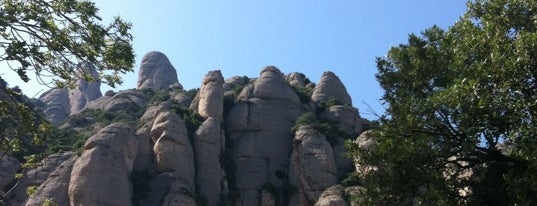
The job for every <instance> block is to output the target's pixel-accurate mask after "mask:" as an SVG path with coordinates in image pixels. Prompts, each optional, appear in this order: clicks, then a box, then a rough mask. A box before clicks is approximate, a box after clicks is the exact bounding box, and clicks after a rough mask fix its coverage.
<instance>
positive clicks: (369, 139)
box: [354, 130, 378, 175]
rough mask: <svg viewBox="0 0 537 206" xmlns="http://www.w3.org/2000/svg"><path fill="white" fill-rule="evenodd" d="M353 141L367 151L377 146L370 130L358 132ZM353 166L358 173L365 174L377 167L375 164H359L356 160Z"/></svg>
mask: <svg viewBox="0 0 537 206" xmlns="http://www.w3.org/2000/svg"><path fill="white" fill-rule="evenodd" d="M354 143H355V144H357V145H358V146H359V147H361V148H363V149H365V150H368V151H372V150H375V148H376V147H377V142H376V141H375V138H374V137H373V136H372V130H367V131H365V132H362V134H360V136H358V138H356V140H355V141H354ZM354 166H355V169H356V172H357V173H358V175H366V174H367V173H369V172H371V171H374V170H377V169H378V168H377V167H376V166H371V165H360V164H359V163H358V162H357V161H355V164H354Z"/></svg>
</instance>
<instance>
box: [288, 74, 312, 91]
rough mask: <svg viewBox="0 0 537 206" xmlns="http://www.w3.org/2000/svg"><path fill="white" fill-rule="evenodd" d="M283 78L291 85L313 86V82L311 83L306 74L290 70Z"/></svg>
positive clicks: (298, 86)
mask: <svg viewBox="0 0 537 206" xmlns="http://www.w3.org/2000/svg"><path fill="white" fill-rule="evenodd" d="M285 80H286V81H287V82H288V83H289V85H291V86H292V87H297V88H300V87H308V88H309V87H312V88H313V87H315V84H313V83H312V82H311V80H310V79H308V78H307V77H306V75H304V74H303V73H300V72H292V73H289V74H287V76H285Z"/></svg>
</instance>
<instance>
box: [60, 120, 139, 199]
mask: <svg viewBox="0 0 537 206" xmlns="http://www.w3.org/2000/svg"><path fill="white" fill-rule="evenodd" d="M137 141H138V139H137V137H136V133H135V131H134V129H132V128H131V127H130V126H128V125H126V124H122V123H116V124H112V125H109V126H107V127H105V128H104V129H102V130H101V131H99V133H97V134H95V135H94V136H92V137H90V138H89V139H88V141H87V142H86V145H85V146H84V151H83V152H82V155H80V157H79V158H78V159H77V161H76V162H75V164H74V166H73V171H72V173H71V180H70V182H69V192H68V194H69V202H70V205H130V204H129V203H130V202H131V197H132V183H131V181H130V174H131V172H132V168H133V163H134V158H135V156H136V152H137V151H136V150H137ZM104 185H109V186H104Z"/></svg>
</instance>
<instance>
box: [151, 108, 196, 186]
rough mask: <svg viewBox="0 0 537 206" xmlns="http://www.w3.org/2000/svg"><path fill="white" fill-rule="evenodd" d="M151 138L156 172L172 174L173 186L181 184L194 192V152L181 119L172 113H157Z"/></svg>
mask: <svg viewBox="0 0 537 206" xmlns="http://www.w3.org/2000/svg"><path fill="white" fill-rule="evenodd" d="M151 138H152V139H153V141H154V142H155V145H154V146H153V152H154V153H155V163H156V165H155V167H156V170H157V172H172V173H173V177H174V185H177V184H181V185H182V187H184V188H185V189H187V190H189V191H194V188H195V186H194V179H195V166H194V152H193V150H192V144H191V143H190V140H189V138H188V131H187V129H186V126H185V123H184V122H183V120H182V119H181V117H179V115H177V114H175V113H172V112H162V113H159V114H158V115H157V117H156V119H155V122H154V123H153V127H152V129H151ZM177 187H178V186H177Z"/></svg>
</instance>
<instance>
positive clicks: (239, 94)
mask: <svg viewBox="0 0 537 206" xmlns="http://www.w3.org/2000/svg"><path fill="white" fill-rule="evenodd" d="M87 88H88V85H86V84H80V86H79V90H77V92H78V93H77V95H70V94H69V93H68V91H64V90H58V89H56V90H51V91H49V92H47V93H46V94H44V95H43V96H42V97H41V100H42V101H43V102H45V103H47V109H48V110H50V112H49V113H47V117H48V118H50V119H51V120H52V121H53V122H55V123H58V124H59V123H62V122H64V123H63V124H62V125H61V126H60V127H61V128H62V129H64V130H69V131H76V132H77V133H79V134H82V135H86V136H87V137H89V139H87V141H86V143H85V145H84V146H83V148H82V149H81V150H80V151H81V152H79V153H80V154H78V155H74V153H67V154H68V155H65V154H64V155H63V156H62V158H56V159H57V161H55V163H54V164H51V163H43V165H44V166H43V167H45V165H46V168H48V169H47V173H42V175H41V176H39V177H38V178H37V179H36V177H30V176H28V175H25V176H24V177H23V178H22V181H23V182H26V183H27V184H26V186H31V185H34V186H37V190H36V192H35V194H34V195H32V196H31V198H30V199H29V200H28V201H26V199H28V197H27V196H25V194H24V192H23V190H21V191H19V192H16V193H14V194H13V195H12V196H13V197H11V199H9V200H8V203H9V204H12V205H20V204H22V203H24V202H25V204H26V205H40V204H42V203H43V202H44V201H48V200H51V201H53V202H55V203H58V204H59V205H210V206H215V205H244V206H251V205H254V206H255V205H315V204H316V203H317V204H319V205H326V204H327V203H326V202H330V201H329V200H324V199H323V200H319V199H320V198H321V199H322V198H323V197H325V196H326V197H330V198H332V199H334V198H335V199H336V200H337V201H339V203H342V202H343V203H344V199H343V198H342V197H340V196H342V195H340V196H337V197H333V194H339V193H342V192H339V193H338V192H335V193H334V192H330V191H332V190H333V188H332V190H330V191H325V190H327V189H328V188H331V187H336V185H337V184H338V183H339V182H341V180H342V179H343V178H345V176H346V174H347V173H348V172H351V171H353V170H354V165H353V164H352V161H350V160H348V159H346V158H345V157H344V156H343V154H344V153H345V148H344V147H343V143H344V141H345V139H351V138H352V139H355V138H356V137H357V136H358V135H359V134H361V133H362V128H363V127H362V119H361V118H360V116H359V114H358V110H357V109H356V108H353V107H352V102H351V99H350V96H349V94H348V93H347V91H346V89H345V87H344V85H343V84H342V83H341V81H340V80H339V78H338V77H337V76H336V75H335V74H334V73H331V72H326V73H325V74H324V75H323V76H322V78H321V80H320V82H319V83H318V84H317V85H315V84H314V83H312V82H310V81H309V80H308V79H307V78H306V77H305V76H304V75H303V74H300V73H291V74H288V75H285V74H283V73H282V72H281V71H280V70H279V69H277V68H276V67H273V66H269V67H266V68H264V69H262V71H261V73H260V75H259V77H258V78H249V77H231V78H229V79H227V80H226V81H224V78H223V77H222V74H221V72H220V71H210V72H208V73H207V75H206V76H205V78H204V79H203V80H202V83H201V85H200V89H199V90H190V91H185V90H183V89H182V87H181V86H180V84H179V81H178V80H177V72H176V70H175V69H174V67H173V66H172V65H171V64H170V63H169V61H168V59H167V57H166V56H165V55H164V54H162V53H159V52H151V53H149V54H147V55H146V56H145V57H144V60H143V62H142V65H141V68H140V74H139V79H138V86H137V89H131V90H125V91H120V92H118V93H112V92H108V93H107V94H106V95H105V96H100V95H97V94H96V93H95V92H94V90H95V89H94V88H92V89H90V90H91V92H92V94H88V93H84V92H85V91H90V90H88V89H87ZM99 94H100V92H99ZM95 95H97V96H95ZM75 97H76V98H75ZM79 97H80V98H79ZM82 97H85V98H82ZM95 97H98V98H95ZM52 111H55V112H52ZM45 112H47V110H45ZM69 115H70V116H69ZM306 117H307V118H306ZM305 119H307V120H308V121H304V120H305ZM297 120H298V121H297ZM319 125H321V126H319ZM60 160H61V161H60ZM0 161H2V164H0V165H2V166H3V165H4V162H6V165H7V162H8V161H9V162H10V164H13V165H17V163H15V162H14V160H10V159H8V158H7V157H5V158H3V159H1V160H0ZM14 167H16V166H13V167H9V168H14ZM15 170H16V169H15ZM5 171H8V172H10V174H11V173H14V171H12V170H8V169H5ZM10 174H5V175H4V174H3V175H0V177H2V178H3V179H6V178H7V177H8V176H9V175H10ZM31 178H33V179H31ZM6 181H7V180H6ZM0 183H2V182H0ZM336 188H339V187H336ZM340 190H341V189H339V190H337V191H340ZM323 192H324V193H323ZM325 193H326V195H325ZM328 194H330V195H328ZM338 198H339V199H338Z"/></svg>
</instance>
